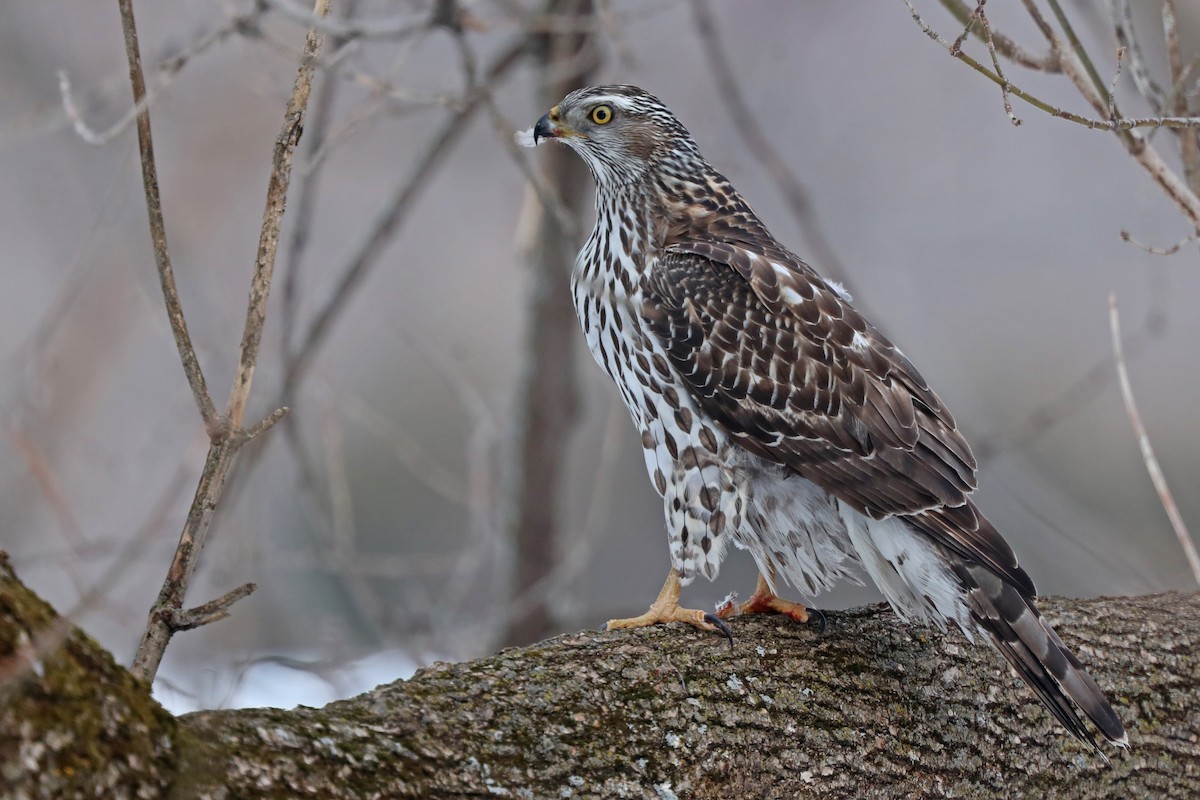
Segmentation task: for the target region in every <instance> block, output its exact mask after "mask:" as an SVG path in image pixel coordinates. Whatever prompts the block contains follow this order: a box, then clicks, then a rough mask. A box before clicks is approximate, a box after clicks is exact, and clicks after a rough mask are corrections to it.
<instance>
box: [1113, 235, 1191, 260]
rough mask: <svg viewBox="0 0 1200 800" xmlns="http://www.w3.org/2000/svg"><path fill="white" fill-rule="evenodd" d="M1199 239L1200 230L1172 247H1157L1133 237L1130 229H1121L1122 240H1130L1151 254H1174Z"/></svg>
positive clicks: (1135, 245) (1132, 243)
mask: <svg viewBox="0 0 1200 800" xmlns="http://www.w3.org/2000/svg"><path fill="white" fill-rule="evenodd" d="M1197 239H1200V231H1197V232H1196V233H1193V234H1192V235H1191V236H1189V237H1187V238H1186V239H1181V240H1180V241H1178V242H1176V243H1175V244H1173V245H1171V246H1170V247H1155V246H1154V245H1150V244H1146V243H1145V242H1140V241H1138V240H1137V239H1135V238H1134V237H1133V234H1132V233H1130V232H1129V231H1121V241H1124V242H1129V243H1130V244H1131V245H1133V246H1134V247H1140V248H1142V249H1143V250H1145V251H1146V252H1147V253H1149V254H1150V255H1154V256H1173V255H1175V254H1176V253H1178V252H1179V251H1180V250H1182V249H1183V248H1185V247H1187V246H1188V245H1189V244H1191V243H1192V242H1194V241H1196V240H1197Z"/></svg>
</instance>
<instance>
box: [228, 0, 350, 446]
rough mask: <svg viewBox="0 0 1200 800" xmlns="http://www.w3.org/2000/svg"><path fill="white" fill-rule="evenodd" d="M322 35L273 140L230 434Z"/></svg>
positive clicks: (246, 387) (238, 422)
mask: <svg viewBox="0 0 1200 800" xmlns="http://www.w3.org/2000/svg"><path fill="white" fill-rule="evenodd" d="M328 10H329V0H317V2H316V4H315V6H314V12H313V13H314V14H315V15H316V16H318V17H323V16H325V14H326V13H327V12H328ZM324 38H325V34H324V32H322V31H320V30H319V29H317V28H312V29H311V30H309V33H308V40H307V41H306V42H305V44H304V54H303V55H302V56H301V59H300V69H299V71H298V73H297V75H296V82H295V85H294V87H293V89H292V96H291V99H289V100H288V105H287V110H286V111H285V112H284V123H283V130H282V131H280V134H279V136H278V137H277V138H276V139H275V151H274V153H273V155H272V158H271V179H270V181H269V182H268V184H267V207H266V209H265V210H264V211H263V224H262V232H261V234H260V236H259V239H258V255H257V257H256V258H255V261H254V276H253V277H252V278H251V281H250V298H249V303H248V305H247V308H246V324H245V327H244V328H243V331H242V345H241V355H240V357H239V359H238V367H237V374H236V375H235V376H234V380H233V388H232V390H231V391H230V393H229V404H228V406H227V407H226V409H225V416H226V417H227V418H228V420H229V424H230V425H232V426H233V427H234V428H235V429H236V428H240V427H241V426H242V419H243V417H244V415H245V413H246V401H247V400H248V399H249V396H250V386H251V384H252V383H253V381H254V367H255V365H256V363H257V362H258V348H259V345H260V344H261V342H262V332H263V320H264V319H265V318H266V313H267V298H268V296H269V295H270V291H271V276H272V273H273V272H274V270H275V256H276V252H277V250H278V248H279V228H280V225H281V224H282V220H283V212H284V210H285V207H286V205H287V190H288V185H289V184H290V182H291V177H292V157H293V155H294V153H295V149H296V145H297V144H298V143H299V141H300V133H301V131H302V130H303V125H302V122H303V118H304V110H305V108H306V107H307V105H308V96H309V93H310V91H311V89H312V76H313V71H314V69H315V68H316V64H315V59H316V55H317V52H318V51H319V50H320V49H321V44H322V42H323V41H324Z"/></svg>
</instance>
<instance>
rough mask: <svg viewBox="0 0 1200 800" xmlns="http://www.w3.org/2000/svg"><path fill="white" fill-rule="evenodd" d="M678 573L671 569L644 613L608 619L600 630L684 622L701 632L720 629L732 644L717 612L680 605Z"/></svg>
mask: <svg viewBox="0 0 1200 800" xmlns="http://www.w3.org/2000/svg"><path fill="white" fill-rule="evenodd" d="M679 591H680V585H679V575H678V573H676V572H675V570H674V569H672V570H671V572H670V574H668V575H667V581H666V583H664V584H663V588H662V591H661V592H659V593H658V597H657V598H656V599H655V600H654V602H653V603H651V604H650V608H649V610H647V611H646V613H645V614H641V615H639V616H636V617H629V618H628V619H610V620H609V621H608V622H606V623H604V626H603V628H602V630H609V631H611V630H617V629H618V628H647V627H649V626H651V625H655V624H657V623H659V622H686V623H687V624H689V625H693V626H695V627H697V628H699V629H700V630H702V631H720V632H721V633H723V634H725V638H726V639H728V640H729V647H730V648H732V647H733V632H732V631H731V630H729V625H728V624H726V622H725V620H723V619H721V617H719V616H717V615H716V614H709V613H707V612H704V611H700V610H698V609H694V608H680V607H679Z"/></svg>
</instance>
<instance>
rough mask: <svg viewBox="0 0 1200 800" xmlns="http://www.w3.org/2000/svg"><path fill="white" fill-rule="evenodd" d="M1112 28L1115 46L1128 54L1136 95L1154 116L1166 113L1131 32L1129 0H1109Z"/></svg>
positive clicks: (1140, 48)
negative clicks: (1152, 111)
mask: <svg viewBox="0 0 1200 800" xmlns="http://www.w3.org/2000/svg"><path fill="white" fill-rule="evenodd" d="M1109 2H1110V13H1111V16H1112V20H1113V28H1114V29H1115V30H1116V33H1117V44H1118V45H1120V46H1121V47H1124V48H1125V49H1126V50H1127V51H1128V52H1129V74H1130V76H1131V77H1132V78H1133V85H1134V86H1136V87H1137V90H1138V93H1139V94H1141V95H1142V97H1144V98H1146V102H1147V103H1149V104H1150V108H1151V109H1153V110H1154V113H1155V114H1163V113H1166V110H1167V105H1166V103H1164V102H1163V91H1162V88H1161V87H1160V86H1159V85H1158V84H1157V83H1156V82H1155V80H1154V78H1153V77H1152V76H1151V74H1150V68H1149V67H1148V66H1146V58H1145V56H1143V55H1142V47H1141V43H1140V42H1139V41H1138V38H1137V35H1136V34H1135V33H1134V30H1133V15H1132V14H1131V13H1130V11H1129V0H1109Z"/></svg>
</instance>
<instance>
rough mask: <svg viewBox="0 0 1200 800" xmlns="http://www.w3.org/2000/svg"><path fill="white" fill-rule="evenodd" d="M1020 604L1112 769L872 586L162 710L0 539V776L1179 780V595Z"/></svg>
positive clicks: (1188, 707) (1190, 635)
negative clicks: (388, 680)
mask: <svg viewBox="0 0 1200 800" xmlns="http://www.w3.org/2000/svg"><path fill="white" fill-rule="evenodd" d="M1043 608H1044V610H1045V612H1046V615H1047V616H1048V617H1049V618H1050V619H1051V620H1052V621H1053V622H1054V623H1055V624H1056V626H1057V627H1058V629H1059V631H1060V632H1061V633H1062V634H1063V638H1064V639H1065V640H1066V642H1067V643H1068V645H1070V646H1071V647H1073V648H1075V650H1076V652H1078V653H1079V654H1080V656H1081V658H1082V659H1083V660H1084V662H1085V663H1086V664H1087V665H1088V668H1089V669H1090V670H1091V672H1092V674H1093V675H1094V676H1095V677H1096V679H1097V681H1098V682H1099V683H1100V685H1101V686H1102V687H1104V688H1105V689H1106V690H1107V691H1108V692H1109V693H1110V696H1111V697H1112V699H1113V701H1114V703H1115V705H1116V706H1117V708H1118V710H1119V712H1120V713H1121V715H1122V717H1123V719H1124V721H1125V723H1126V725H1127V727H1128V728H1129V731H1130V739H1131V742H1132V749H1131V751H1130V752H1128V753H1113V754H1112V756H1113V761H1112V764H1111V766H1105V765H1104V764H1103V763H1102V762H1101V761H1100V759H1098V758H1096V757H1095V756H1094V755H1092V754H1090V753H1089V752H1088V750H1087V749H1086V748H1084V747H1083V746H1081V745H1079V744H1078V743H1077V742H1075V741H1074V740H1072V739H1070V738H1068V737H1067V736H1066V734H1064V733H1063V732H1062V731H1061V730H1060V729H1059V728H1058V727H1057V725H1056V724H1055V723H1054V722H1053V720H1052V719H1051V718H1050V715H1049V714H1047V713H1046V712H1045V710H1044V709H1042V707H1041V706H1040V705H1039V704H1038V703H1037V702H1036V701H1035V700H1034V699H1033V697H1032V695H1031V694H1030V693H1029V692H1028V691H1027V690H1025V689H1024V687H1022V686H1020V685H1019V684H1018V682H1017V680H1016V678H1014V677H1013V676H1012V675H1011V674H1010V672H1009V671H1008V669H1007V668H1006V667H1005V666H1004V665H1003V663H1002V662H1001V660H1000V658H999V657H998V656H997V655H996V654H995V653H994V652H993V651H992V650H991V649H990V648H988V647H986V646H978V647H972V646H970V645H968V644H967V642H966V641H965V640H963V638H962V637H961V636H960V635H958V634H955V633H947V634H943V633H940V632H936V631H930V630H925V629H915V628H911V627H907V626H905V625H902V624H900V623H898V622H897V621H896V619H895V618H894V617H893V616H892V614H891V613H890V612H888V611H886V610H885V609H883V608H880V607H878V606H874V607H867V608H861V609H855V610H851V611H845V612H835V613H831V614H830V615H829V627H828V629H827V630H826V632H825V633H824V634H819V633H817V632H816V631H815V630H814V629H812V628H810V627H804V626H799V625H796V624H794V623H791V622H788V621H784V620H780V619H777V618H769V617H757V618H740V619H738V620H735V621H734V631H735V634H736V636H737V645H736V647H735V648H734V649H733V650H732V652H731V651H730V649H729V648H728V647H727V646H725V644H724V642H723V640H721V639H719V638H716V637H711V636H707V635H703V634H701V633H699V632H696V631H693V630H691V629H683V628H680V627H678V626H671V627H667V628H655V629H649V630H640V631H628V632H614V633H596V632H583V633H578V634H570V635H566V636H560V637H558V638H556V639H551V640H549V641H546V642H542V643H540V644H537V645H534V646H532V647H527V648H523V649H513V650H504V651H502V652H500V653H498V654H497V655H495V656H491V657H489V658H484V659H480V660H478V661H473V662H468V663H463V664H438V665H435V666H433V667H431V668H429V669H425V670H422V671H421V672H419V673H418V674H417V675H416V676H415V677H414V678H413V679H412V680H409V681H400V682H396V683H393V684H388V685H385V686H380V687H379V688H377V689H375V690H374V691H372V692H368V693H366V694H363V695H360V696H359V697H356V698H353V699H350V700H346V701H342V702H337V703H331V704H330V705H328V706H326V707H324V708H320V709H314V708H298V709H294V710H291V711H283V710H277V709H250V710H240V711H210V712H203V713H199V714H192V715H188V716H185V717H181V718H179V719H175V718H172V717H170V716H169V715H167V714H165V713H164V712H163V711H161V709H159V708H158V707H157V706H156V705H155V704H154V703H153V701H152V700H151V699H150V698H149V697H148V696H147V695H146V694H145V693H144V689H143V687H142V686H141V685H140V684H138V683H137V682H136V681H134V680H133V679H132V678H131V677H130V676H129V674H128V673H126V672H125V671H124V670H122V669H121V668H120V667H119V666H117V665H116V664H115V663H114V662H113V660H112V658H111V657H110V656H108V654H107V653H105V652H104V651H103V650H102V649H100V648H99V647H98V646H97V645H96V644H95V643H94V642H92V641H91V640H90V639H88V638H87V637H86V636H85V635H84V634H82V633H81V632H79V631H78V630H74V629H71V628H70V627H69V626H65V625H63V624H62V623H61V620H60V619H59V618H58V617H57V616H56V615H55V614H54V612H53V611H52V610H51V609H50V608H49V606H47V605H46V604H45V603H43V602H42V601H41V600H39V599H37V598H36V596H34V595H33V594H32V593H31V592H30V591H29V590H28V589H26V588H25V587H24V586H22V585H21V584H20V583H19V582H18V581H17V580H16V578H15V576H14V575H13V574H12V572H11V570H10V569H9V567H8V564H7V562H6V561H5V560H4V559H3V557H2V556H0V774H2V775H3V777H4V779H5V781H6V784H7V786H8V787H9V790H10V791H12V792H14V793H16V794H17V795H19V796H26V797H85V796H86V797H92V796H95V791H96V788H95V787H96V786H98V785H102V786H103V787H104V789H105V792H106V793H107V794H108V795H109V796H114V797H117V796H125V797H133V796H156V797H157V796H173V797H180V798H183V797H187V798H194V797H212V798H216V797H239V798H269V797H296V796H306V797H317V796H319V797H325V798H352V797H353V798H357V797H414V798H415V797H420V798H463V797H489V796H501V797H504V796H507V797H531V798H542V797H554V798H557V797H575V798H591V797H605V798H609V797H636V798H642V797H646V798H655V797H659V798H670V797H688V798H718V797H719V798H727V797H755V798H776V797H778V798H784V797H786V798H808V797H813V798H816V797H820V798H832V797H933V796H958V797H1024V796H1028V797H1034V796H1053V797H1060V798H1072V797H1080V798H1082V797H1087V798H1097V797H1122V798H1125V797H1167V796H1173V797H1184V796H1198V795H1200V716H1198V715H1197V713H1196V709H1197V708H1200V649H1198V648H1197V647H1196V642H1197V641H1200V595H1178V594H1167V595H1157V596H1152V597H1137V598H1120V599H1097V600H1062V599H1047V600H1045V602H1044V603H1043ZM55 630H59V631H63V633H62V634H61V635H50V636H49V637H47V636H46V635H45V632H47V631H51V632H52V631H55ZM139 793H140V794H139Z"/></svg>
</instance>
